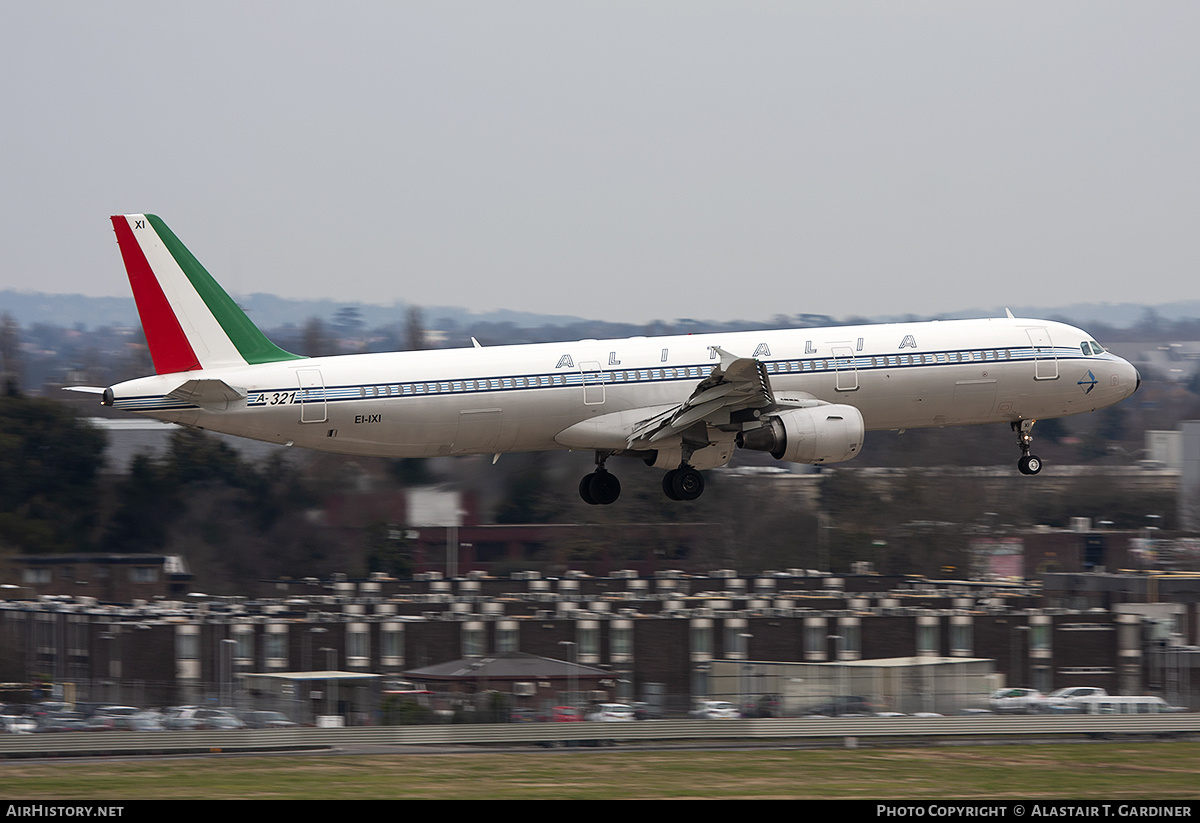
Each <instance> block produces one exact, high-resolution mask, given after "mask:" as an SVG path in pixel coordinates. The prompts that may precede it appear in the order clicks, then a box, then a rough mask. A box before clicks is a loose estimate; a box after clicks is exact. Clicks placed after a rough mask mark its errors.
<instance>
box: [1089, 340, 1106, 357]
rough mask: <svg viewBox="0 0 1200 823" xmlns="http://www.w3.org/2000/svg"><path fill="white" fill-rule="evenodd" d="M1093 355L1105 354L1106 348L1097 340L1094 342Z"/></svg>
mask: <svg viewBox="0 0 1200 823" xmlns="http://www.w3.org/2000/svg"><path fill="white" fill-rule="evenodd" d="M1092 354H1104V347H1103V346H1101V345H1100V344H1099V343H1097V342H1096V341H1095V340H1093V341H1092Z"/></svg>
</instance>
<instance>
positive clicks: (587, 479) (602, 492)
mask: <svg viewBox="0 0 1200 823" xmlns="http://www.w3.org/2000/svg"><path fill="white" fill-rule="evenodd" d="M607 459H608V454H606V453H605V452H596V470H595V471H594V472H592V473H591V474H587V475H584V477H583V479H582V480H580V481H579V496H580V497H582V498H583V502H584V503H587V504H588V505H589V506H609V505H612V504H613V503H615V502H617V498H618V497H620V496H621V481H620V480H618V479H617V476H616V475H615V474H611V473H609V471H608V469H606V468H604V461H606V460H607Z"/></svg>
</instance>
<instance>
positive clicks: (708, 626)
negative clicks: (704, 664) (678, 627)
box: [690, 619, 713, 659]
mask: <svg viewBox="0 0 1200 823" xmlns="http://www.w3.org/2000/svg"><path fill="white" fill-rule="evenodd" d="M690 641H691V647H692V657H693V659H695V658H702V659H708V658H711V657H712V647H713V642H712V621H711V620H708V619H698V620H693V621H692V625H691V629H690Z"/></svg>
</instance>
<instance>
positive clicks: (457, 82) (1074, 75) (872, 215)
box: [0, 0, 1200, 322]
mask: <svg viewBox="0 0 1200 823" xmlns="http://www.w3.org/2000/svg"><path fill="white" fill-rule="evenodd" d="M0 71H2V77H3V80H2V81H0V106H2V108H0V123H2V124H3V126H2V130H0V134H2V135H3V138H2V144H0V190H2V191H3V196H2V198H0V208H2V209H3V219H2V220H0V240H2V249H3V260H2V261H0V289H3V288H20V289H36V290H41V291H46V292H53V293H72V292H81V293H84V294H89V295H126V294H128V285H127V283H126V281H125V277H124V270H123V268H122V266H121V263H120V257H119V254H118V250H117V247H116V243H115V240H114V236H113V233H112V229H111V225H110V224H109V222H108V216H109V215H110V214H115V213H121V212H151V213H156V214H158V215H159V216H161V217H162V218H163V219H164V220H165V221H166V222H167V223H168V225H170V226H171V227H172V229H174V231H175V233H176V234H178V235H179V237H180V239H182V240H183V242H184V243H185V244H187V245H188V247H189V248H190V249H191V250H192V251H193V253H195V254H196V256H197V257H198V258H200V260H201V261H202V262H204V263H205V265H206V266H207V268H208V269H209V271H210V272H211V273H212V274H213V275H214V276H215V277H216V278H217V279H218V280H219V281H220V282H221V283H222V284H223V285H225V287H226V289H227V290H229V291H230V292H232V293H234V294H249V293H253V292H271V293H275V294H279V295H282V296H286V297H295V298H316V297H333V298H340V299H346V300H357V301H365V302H371V303H382V304H392V303H406V302H413V303H417V304H421V305H461V306H464V307H466V308H468V309H472V310H476V311H485V310H489V309H494V308H513V309H524V310H531V311H538V312H545V313H553V314H574V315H580V316H585V317H591V318H599V319H608V320H614V321H635V322H641V321H645V320H649V319H654V318H660V319H674V318H683V317H692V318H703V319H716V320H733V319H747V320H759V319H763V320H765V319H769V318H770V317H771V316H772V315H775V314H795V313H800V312H813V313H823V314H830V315H834V316H837V317H847V316H851V315H883V314H915V315H920V316H927V315H933V314H937V313H941V312H954V311H956V310H960V309H963V308H969V307H976V306H987V307H990V306H1003V305H1008V304H1011V305H1031V304H1032V305H1047V306H1054V305H1061V304H1066V303H1074V302H1084V301H1096V302H1113V303H1116V302H1124V301H1134V302H1145V303H1159V302H1166V301H1169V300H1176V299H1192V298H1200V276H1198V274H1200V266H1198V263H1200V158H1198V156H1197V153H1198V151H1200V128H1198V126H1200V111H1198V109H1200V3H1195V2H1191V1H1190V0H1189V1H1188V2H1143V3H1130V2H1099V1H1098V0H1086V1H1085V2H1047V1H1046V0H1038V2H1011V1H1008V2H961V0H953V1H950V0H947V2H901V1H899V0H889V2H821V3H817V2H799V1H798V0H791V1H790V2H778V3H774V2H720V3H719V2H704V1H703V0H688V1H687V2H653V0H638V2H616V1H615V0H608V1H607V2H584V1H583V0H550V1H548V2H515V1H513V0H505V1H504V2H492V1H490V0H489V1H488V2H451V0H431V1H430V2H398V1H395V0H394V1H393V2H339V3H331V2H299V1H297V0H290V1H289V2H279V3H254V2H213V0H207V1H206V2H204V3H170V2H167V3H164V2H140V1H139V2H134V1H132V0H122V2H119V3H96V2H70V3H65V2H5V3H2V4H0Z"/></svg>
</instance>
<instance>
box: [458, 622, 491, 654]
mask: <svg viewBox="0 0 1200 823" xmlns="http://www.w3.org/2000/svg"><path fill="white" fill-rule="evenodd" d="M486 649H487V646H486V644H485V643H484V636H483V624H482V623H464V624H463V629H462V656H463V657H483V655H484V652H485V651H486Z"/></svg>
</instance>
